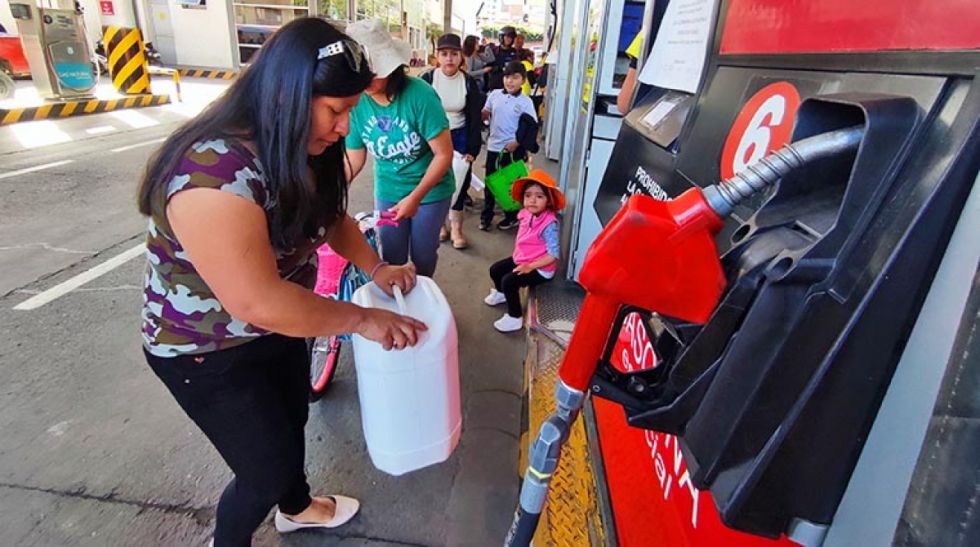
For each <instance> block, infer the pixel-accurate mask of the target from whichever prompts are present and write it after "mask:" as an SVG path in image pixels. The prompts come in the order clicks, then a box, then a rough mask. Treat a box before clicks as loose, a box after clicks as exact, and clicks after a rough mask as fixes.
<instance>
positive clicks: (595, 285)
mask: <svg viewBox="0 0 980 547" xmlns="http://www.w3.org/2000/svg"><path fill="white" fill-rule="evenodd" d="M723 225H724V222H723V219H722V218H721V217H719V216H718V214H717V213H715V211H714V210H713V209H712V208H711V206H710V205H709V204H708V202H707V201H706V200H705V199H704V196H703V195H702V193H701V191H700V190H699V189H697V188H692V189H690V190H687V191H686V192H684V193H683V194H681V195H679V196H678V197H677V198H675V199H673V200H671V201H660V200H657V199H654V198H652V197H649V196H643V195H634V196H631V197H630V198H629V200H628V201H627V202H626V205H625V206H624V207H623V208H622V209H620V210H619V212H618V213H617V214H616V216H614V217H613V219H612V220H611V221H610V222H609V224H608V225H607V226H606V228H605V229H604V230H603V231H602V233H600V234H599V236H598V237H597V238H596V240H595V241H594V242H593V243H592V246H591V247H589V251H588V253H587V254H586V255H585V262H584V263H583V265H582V271H581V273H580V274H579V283H580V284H581V285H582V286H583V287H585V290H586V295H585V300H584V301H583V303H582V310H581V312H580V313H579V320H578V321H579V324H578V325H576V328H575V330H574V332H573V333H572V338H571V340H570V341H569V344H568V348H567V350H566V351H565V356H564V358H563V360H562V362H561V365H560V366H559V369H558V375H559V377H560V378H561V380H562V381H563V382H564V383H565V385H567V386H568V387H571V388H574V389H577V390H579V391H583V392H584V391H585V390H586V389H588V387H589V382H590V380H591V379H592V374H593V373H594V372H595V367H596V364H597V363H598V361H599V359H600V358H601V357H602V352H603V350H604V349H605V344H606V342H607V340H609V333H610V329H611V328H612V325H613V322H614V320H615V318H616V313H617V312H618V311H619V308H620V306H623V305H631V306H636V307H639V308H642V309H645V310H650V311H654V312H656V313H659V314H661V315H665V316H669V317H673V318H676V319H681V320H684V321H690V322H692V323H704V322H706V321H707V320H708V318H709V317H710V316H711V313H712V312H713V311H714V309H715V306H716V305H717V304H718V301H719V299H720V298H721V295H722V292H723V291H724V290H725V275H724V272H723V271H722V269H721V261H720V260H719V258H718V251H717V248H716V247H715V241H714V235H715V234H716V233H718V231H720V230H721V228H722V226H723Z"/></svg>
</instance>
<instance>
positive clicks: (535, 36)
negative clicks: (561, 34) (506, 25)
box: [483, 25, 544, 42]
mask: <svg viewBox="0 0 980 547" xmlns="http://www.w3.org/2000/svg"><path fill="white" fill-rule="evenodd" d="M510 26H512V27H514V28H516V29H517V32H518V33H520V34H523V35H524V39H525V40H526V41H528V42H540V41H542V40H544V32H542V31H540V30H532V29H529V28H527V27H523V26H521V25H510ZM499 33H500V27H498V26H495V25H487V26H485V27H483V36H485V37H487V38H489V39H490V40H493V41H497V39H498V38H499V37H500V34H499Z"/></svg>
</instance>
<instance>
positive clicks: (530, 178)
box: [510, 169, 565, 211]
mask: <svg viewBox="0 0 980 547" xmlns="http://www.w3.org/2000/svg"><path fill="white" fill-rule="evenodd" d="M529 182H536V183H538V184H540V185H541V186H543V187H544V189H545V191H546V192H548V201H549V202H550V203H551V208H552V209H554V210H555V211H561V210H562V209H564V208H565V194H562V193H561V190H559V189H558V184H557V183H556V182H555V179H553V178H551V175H549V174H548V173H546V172H545V171H544V169H532V170H531V172H530V173H528V175H527V176H526V177H523V178H519V179H517V180H515V181H514V186H512V187H511V189H510V197H512V198H514V201H516V202H517V203H523V202H524V187H525V186H526V185H527V183H529Z"/></svg>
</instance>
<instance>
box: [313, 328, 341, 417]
mask: <svg viewBox="0 0 980 547" xmlns="http://www.w3.org/2000/svg"><path fill="white" fill-rule="evenodd" d="M341 345H342V343H341V341H340V339H339V338H337V337H336V336H329V337H325V336H322V337H319V338H315V339H313V343H312V344H311V347H310V402H311V403H312V402H316V401H319V400H320V399H321V398H322V397H323V395H324V394H325V393H326V392H327V389H328V388H329V387H330V383H331V382H332V381H333V377H334V374H336V373H337V363H338V361H339V359H340V347H341Z"/></svg>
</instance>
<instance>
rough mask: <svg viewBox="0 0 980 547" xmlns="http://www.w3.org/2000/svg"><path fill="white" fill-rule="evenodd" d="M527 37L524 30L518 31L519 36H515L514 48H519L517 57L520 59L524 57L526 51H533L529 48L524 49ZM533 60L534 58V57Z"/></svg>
mask: <svg viewBox="0 0 980 547" xmlns="http://www.w3.org/2000/svg"><path fill="white" fill-rule="evenodd" d="M526 39H527V37H526V36H524V33H523V32H518V33H517V36H515V37H514V49H515V50H517V58H518V59H519V60H523V59H524V52H525V51H531V50H529V49H524V41H525V40H526ZM532 60H533V59H532Z"/></svg>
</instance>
